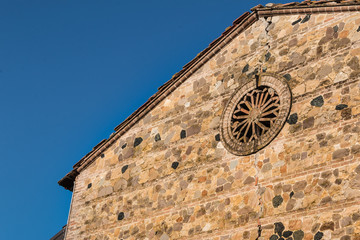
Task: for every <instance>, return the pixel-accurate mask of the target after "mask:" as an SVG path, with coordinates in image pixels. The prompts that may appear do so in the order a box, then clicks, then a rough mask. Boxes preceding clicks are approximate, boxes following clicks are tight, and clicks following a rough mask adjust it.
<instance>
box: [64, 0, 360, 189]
mask: <svg viewBox="0 0 360 240" xmlns="http://www.w3.org/2000/svg"><path fill="white" fill-rule="evenodd" d="M251 11H252V12H251V13H250V12H245V13H244V14H243V15H241V16H240V17H239V18H237V19H236V20H235V21H234V22H233V24H232V25H231V26H230V27H228V28H226V30H225V31H224V32H223V33H222V34H221V36H220V37H218V38H217V39H215V40H214V41H213V42H211V43H210V44H209V46H208V47H207V48H206V49H204V50H203V51H202V52H200V53H199V54H198V55H197V56H196V57H195V58H194V59H193V60H191V61H190V62H189V63H187V64H186V65H185V66H184V67H183V68H182V70H181V71H180V72H178V73H176V74H174V76H173V77H172V78H171V79H170V80H169V81H167V82H166V83H165V84H164V85H162V86H160V87H159V88H158V92H156V93H155V94H154V95H153V96H151V97H150V98H149V99H148V100H147V101H146V102H145V103H144V104H143V105H142V106H141V107H140V108H138V109H137V110H136V111H135V112H133V113H132V114H131V115H130V116H129V117H128V118H126V119H125V121H123V122H122V123H121V124H119V125H118V126H116V127H115V129H114V131H115V132H114V133H112V134H111V135H110V137H109V138H108V139H104V140H102V141H101V142H100V143H99V144H97V145H96V146H95V147H94V148H93V149H92V151H90V152H89V153H88V154H86V155H85V156H84V157H83V158H82V159H80V161H78V162H77V163H76V164H75V165H74V166H73V170H71V171H70V172H69V173H68V174H66V175H65V176H64V177H63V178H62V179H61V180H60V181H58V184H59V185H60V186H63V187H64V188H65V189H67V190H70V191H72V190H73V185H74V181H75V178H76V176H77V175H79V173H80V172H81V171H82V170H83V169H84V168H86V167H87V166H89V165H90V164H91V163H92V162H94V161H95V159H96V158H97V157H99V156H100V155H101V154H102V153H103V152H104V151H105V150H106V149H107V148H109V147H110V146H111V145H112V144H113V143H114V142H115V141H116V140H118V139H119V138H120V137H121V136H122V135H123V134H124V133H125V132H127V131H128V130H129V129H130V128H131V127H132V126H134V124H136V123H137V122H138V121H139V120H140V119H142V118H143V117H144V116H145V115H146V114H147V113H149V112H150V111H151V110H152V109H153V108H155V107H156V106H157V104H158V103H160V102H161V101H162V100H163V99H164V98H166V97H167V96H168V95H169V94H170V93H172V92H173V91H174V90H175V89H177V88H178V87H179V86H180V85H181V84H182V83H183V82H184V81H186V79H188V78H189V77H190V76H191V75H192V74H193V73H195V72H196V71H197V70H198V69H199V68H200V67H202V66H203V65H204V64H205V63H206V62H207V61H208V60H209V59H211V58H212V57H213V56H214V55H215V54H216V53H218V52H219V51H220V50H221V49H222V48H224V47H225V46H226V45H227V44H228V43H229V42H231V41H232V39H234V38H235V37H236V36H238V35H239V34H240V33H242V32H244V31H245V30H246V29H248V28H249V27H250V26H251V25H252V24H254V23H255V22H256V21H257V20H259V18H262V17H271V16H278V15H292V14H316V13H337V12H352V11H360V3H359V1H357V0H320V1H309V0H306V1H303V2H300V3H299V2H291V3H286V4H267V5H266V6H265V7H264V6H262V5H257V6H256V7H254V8H252V9H251Z"/></svg>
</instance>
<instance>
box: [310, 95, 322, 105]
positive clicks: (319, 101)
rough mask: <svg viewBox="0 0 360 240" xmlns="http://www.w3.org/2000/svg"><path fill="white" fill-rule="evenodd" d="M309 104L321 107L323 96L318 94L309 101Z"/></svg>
mask: <svg viewBox="0 0 360 240" xmlns="http://www.w3.org/2000/svg"><path fill="white" fill-rule="evenodd" d="M310 104H311V106H315V107H322V106H323V105H324V98H323V96H318V97H316V98H314V99H313V100H312V101H311V102H310Z"/></svg>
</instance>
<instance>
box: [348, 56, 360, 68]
mask: <svg viewBox="0 0 360 240" xmlns="http://www.w3.org/2000/svg"><path fill="white" fill-rule="evenodd" d="M347 65H348V66H349V67H350V68H351V69H352V70H354V71H357V70H359V69H360V64H359V59H358V58H357V57H356V56H354V57H352V58H351V59H350V61H349V62H348V63H347Z"/></svg>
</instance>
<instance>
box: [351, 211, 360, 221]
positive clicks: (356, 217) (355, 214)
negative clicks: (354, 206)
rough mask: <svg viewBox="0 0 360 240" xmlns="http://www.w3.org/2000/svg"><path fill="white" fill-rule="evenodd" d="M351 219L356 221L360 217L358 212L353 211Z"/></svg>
mask: <svg viewBox="0 0 360 240" xmlns="http://www.w3.org/2000/svg"><path fill="white" fill-rule="evenodd" d="M351 219H352V220H353V221H354V222H356V221H358V220H359V219H360V213H358V212H357V213H354V214H353V215H352V217H351Z"/></svg>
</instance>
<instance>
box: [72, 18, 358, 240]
mask: <svg viewBox="0 0 360 240" xmlns="http://www.w3.org/2000/svg"><path fill="white" fill-rule="evenodd" d="M294 12H296V11H294ZM303 12H304V13H298V12H297V13H294V14H287V15H280V14H278V15H277V14H273V16H270V17H267V18H264V17H261V15H260V17H259V19H258V20H257V21H255V22H254V23H253V24H251V26H249V27H248V28H247V29H245V30H244V31H241V32H240V33H239V34H238V35H237V36H236V37H235V38H233V39H232V40H231V41H230V42H229V43H228V44H227V45H226V46H225V47H223V48H222V49H221V50H219V51H218V52H217V53H216V55H215V56H213V57H212V58H211V59H209V60H208V61H207V62H206V63H204V64H203V65H202V66H201V67H200V68H199V69H198V70H196V71H195V72H194V73H193V74H192V75H191V76H189V77H188V78H187V79H186V81H184V82H183V83H182V84H181V85H179V86H178V87H177V88H176V89H175V90H174V91H173V92H172V93H170V94H169V95H168V96H167V97H166V98H165V99H164V100H162V101H161V102H160V103H158V104H157V105H156V106H155V107H154V108H153V109H152V110H151V111H150V112H149V113H147V114H146V116H144V117H142V118H141V119H139V120H138V121H137V123H136V124H135V125H133V126H132V127H131V128H130V129H129V130H127V131H126V132H125V133H124V134H123V135H122V136H121V137H120V138H119V139H118V140H116V141H115V142H114V143H113V144H111V146H110V147H108V148H107V149H106V150H105V151H103V152H102V153H101V154H100V155H99V156H98V157H97V158H96V159H95V161H94V162H93V163H91V164H89V165H88V166H87V167H84V168H83V169H82V170H81V171H80V173H79V175H78V176H77V177H76V179H75V182H74V191H73V199H72V205H71V211H70V216H69V222H68V230H67V233H66V239H67V240H73V239H84V240H85V239H87V240H108V239H161V240H167V239H214V240H220V239H221V240H223V239H234V240H235V239H271V240H276V239H289V240H290V239H295V240H300V239H305V240H310V239H339V240H348V239H352V240H359V239H360V207H359V204H360V143H359V142H360V138H359V132H360V119H359V116H360V104H359V103H360V81H359V79H360V63H359V57H360V56H359V54H360V30H359V29H360V28H359V26H360V12H357V11H354V12H350V11H347V12H343V13H341V12H333V13H318V14H315V13H313V14H310V13H306V11H303ZM260 71H262V72H266V73H272V74H276V75H277V76H280V77H284V78H285V79H286V81H287V82H288V85H289V86H290V89H291V92H292V106H291V112H290V115H289V118H288V120H287V123H286V124H285V126H284V127H283V129H282V130H281V132H280V133H279V135H278V136H277V137H276V138H275V139H274V140H273V141H272V142H271V143H270V144H269V145H268V146H267V147H265V148H264V149H262V150H260V151H259V152H257V153H255V154H252V155H249V156H235V155H233V154H231V153H229V152H228V151H227V150H226V149H225V148H224V146H223V144H222V141H221V138H220V135H219V131H220V124H221V123H220V120H221V116H222V113H223V110H224V107H225V105H226V103H227V101H228V100H229V98H230V96H231V95H232V93H233V92H234V91H235V90H236V89H237V88H239V87H240V86H242V85H243V84H244V83H246V82H247V81H251V79H253V77H254V75H256V74H257V73H258V72H260ZM259 236H260V237H259Z"/></svg>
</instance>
